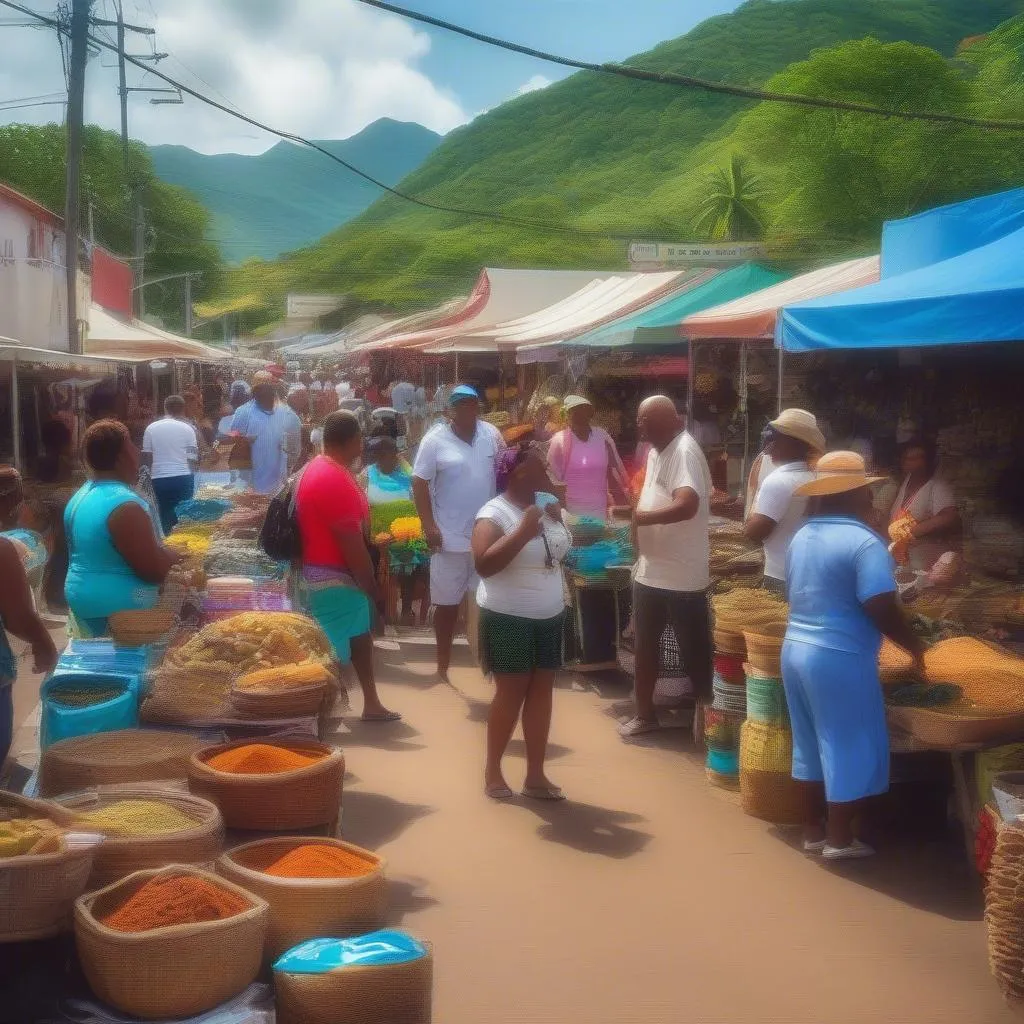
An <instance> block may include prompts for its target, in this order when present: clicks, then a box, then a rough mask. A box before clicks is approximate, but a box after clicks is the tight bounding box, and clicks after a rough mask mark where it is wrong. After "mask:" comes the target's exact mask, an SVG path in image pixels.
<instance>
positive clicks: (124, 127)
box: [117, 2, 132, 217]
mask: <svg viewBox="0 0 1024 1024" xmlns="http://www.w3.org/2000/svg"><path fill="white" fill-rule="evenodd" d="M117 77H118V90H117V92H118V95H119V96H120V97H121V158H122V160H123V161H124V187H125V195H126V196H127V199H128V216H129V217H130V216H131V194H132V183H131V179H130V178H129V176H128V80H127V77H126V75H125V61H124V6H123V5H122V4H121V3H120V2H118V5H117Z"/></svg>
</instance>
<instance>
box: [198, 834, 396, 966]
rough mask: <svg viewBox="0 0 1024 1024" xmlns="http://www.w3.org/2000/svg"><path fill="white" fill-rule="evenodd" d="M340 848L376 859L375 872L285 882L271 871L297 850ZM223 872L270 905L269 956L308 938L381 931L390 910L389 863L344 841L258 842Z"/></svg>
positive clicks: (223, 861) (231, 855)
mask: <svg viewBox="0 0 1024 1024" xmlns="http://www.w3.org/2000/svg"><path fill="white" fill-rule="evenodd" d="M313 844H318V845H322V846H337V847H341V848H342V849H345V850H351V851H352V852H353V853H355V854H357V855H358V856H360V857H364V858H366V859H367V860H369V861H372V862H373V863H374V864H375V865H376V867H375V868H374V869H373V871H372V872H370V874H367V875H360V876H358V877H356V878H279V877H277V876H275V875H268V874H265V873H264V872H265V869H266V868H267V867H269V866H270V865H271V864H273V863H274V862H275V861H276V860H278V859H279V858H281V857H283V856H284V855H285V854H286V853H288V851H289V850H294V849H295V847H297V846H311V845H313ZM217 873H218V874H220V875H223V876H224V877H225V878H228V879H230V880H231V881H232V882H234V883H235V884H236V885H240V886H242V888H243V889H247V890H248V891H249V892H254V893H256V895H257V896H262V897H263V899H265V900H266V901H267V903H268V904H269V905H270V926H269V928H268V931H267V944H266V955H267V956H268V957H270V958H275V957H277V956H279V955H280V954H281V953H283V952H285V950H288V949H291V947H292V946H297V945H298V944H299V943H300V942H305V941H306V939H315V938H320V937H323V936H326V935H329V936H331V937H332V938H347V937H348V936H350V935H359V934H361V933H363V932H369V931H373V930H374V929H376V928H379V927H380V926H381V924H382V923H383V920H384V915H385V912H386V910H387V882H386V880H385V878H384V861H383V860H382V859H381V858H380V857H378V856H377V855H376V854H373V853H370V851H369V850H363V849H361V848H360V847H358V846H353V845H352V844H351V843H344V842H342V841H341V840H340V839H319V838H312V837H308V836H289V837H281V838H274V839H258V840H256V842H254V843H246V844H245V845H243V846H236V847H235V849H233V850H229V851H228V852H227V853H225V854H224V855H223V856H222V857H221V858H220V860H218V861H217Z"/></svg>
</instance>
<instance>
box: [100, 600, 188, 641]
mask: <svg viewBox="0 0 1024 1024" xmlns="http://www.w3.org/2000/svg"><path fill="white" fill-rule="evenodd" d="M174 622H175V619H174V612H173V611H171V610H170V609H168V608H164V607H158V608H146V609H138V610H136V609H132V610H129V611H123V612H114V613H113V615H111V616H110V618H109V620H108V623H109V627H110V635H111V637H113V640H114V643H115V644H119V645H120V646H122V647H144V646H145V645H146V644H155V643H157V642H158V641H159V640H163V639H164V638H165V637H166V636H167V635H168V634H169V633H170V632H171V630H172V629H173V628H174Z"/></svg>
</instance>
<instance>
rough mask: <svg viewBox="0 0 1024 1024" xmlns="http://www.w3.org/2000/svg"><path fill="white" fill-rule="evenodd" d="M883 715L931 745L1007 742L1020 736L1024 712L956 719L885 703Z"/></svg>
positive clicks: (1023, 723)
mask: <svg viewBox="0 0 1024 1024" xmlns="http://www.w3.org/2000/svg"><path fill="white" fill-rule="evenodd" d="M885 711H886V717H887V718H888V720H889V723H890V725H894V726H896V727H897V728H899V729H902V730H903V731H904V732H906V733H909V734H910V735H911V736H913V737H914V738H915V739H917V740H920V741H921V742H922V743H924V744H926V745H927V746H931V747H958V746H964V745H967V746H970V745H972V744H976V743H997V742H998V741H1000V740H1005V741H1006V742H1010V741H1012V740H1018V739H1020V737H1021V736H1022V735H1024V714H1018V715H995V716H993V717H991V718H959V717H957V716H956V715H952V714H944V713H943V712H941V711H933V710H931V709H930V708H907V707H897V706H896V705H893V704H887V705H886V708H885Z"/></svg>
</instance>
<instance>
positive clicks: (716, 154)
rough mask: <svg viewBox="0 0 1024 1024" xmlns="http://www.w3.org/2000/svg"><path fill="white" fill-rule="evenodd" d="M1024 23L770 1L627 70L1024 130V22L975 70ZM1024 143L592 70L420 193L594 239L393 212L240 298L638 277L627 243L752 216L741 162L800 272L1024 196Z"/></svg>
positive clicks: (914, 0) (969, 0) (966, 10)
mask: <svg viewBox="0 0 1024 1024" xmlns="http://www.w3.org/2000/svg"><path fill="white" fill-rule="evenodd" d="M1022 11H1024V0H987V2H984V3H979V2H978V0H943V2H941V3H937V2H934V0H843V2H837V0H789V2H784V3H776V2H770V0H750V2H749V3H747V4H745V5H744V6H742V7H740V8H739V9H738V10H737V11H735V12H734V13H732V14H728V15H723V16H721V17H717V18H712V19H710V20H708V21H706V22H704V23H703V24H702V25H700V26H698V27H697V28H696V29H694V30H693V31H692V32H690V33H688V34H687V35H686V36H683V37H681V38H680V39H676V40H673V41H671V42H667V43H664V44H662V45H661V46H659V47H657V48H656V49H654V50H652V51H650V52H649V53H647V54H643V55H641V56H638V57H633V58H628V59H627V60H626V61H625V63H629V64H634V65H637V66H639V67H646V68H651V69H660V70H672V71H678V72H685V73H687V74H693V75H698V76H702V77H705V78H709V79H715V80H719V81H723V82H730V83H742V84H747V85H763V84H765V83H768V84H769V85H770V87H771V88H773V89H775V88H777V89H781V90H788V91H798V92H808V93H812V94H814V95H822V96H833V97H849V98H853V99H857V100H861V101H866V102H872V103H875V104H879V105H884V106H906V107H919V106H923V107H928V108H934V109H945V110H957V111H964V112H971V113H985V114H992V115H993V116H1004V117H1005V116H1010V115H1011V113H1012V111H1014V110H1017V111H1018V116H1024V115H1022V114H1021V113H1020V111H1021V105H1020V99H1019V94H1018V95H1016V96H1015V95H1014V93H1013V89H1012V85H1013V81H1014V77H1013V76H1014V74H1017V76H1018V78H1017V80H1018V81H1019V73H1020V63H1019V55H1015V53H1014V50H1013V45H1012V41H1013V38H1014V33H1015V32H1017V31H1018V30H1019V25H1016V26H1015V24H1014V23H1011V25H1009V26H1007V28H1005V29H1004V30H1003V31H1002V32H1000V33H995V34H993V35H992V36H990V37H989V38H988V39H985V40H982V41H981V42H978V43H976V44H975V46H972V47H971V48H969V49H968V50H966V51H965V52H964V53H963V54H962V55H961V56H960V57H955V54H956V51H957V49H958V46H959V44H960V43H961V42H962V41H963V40H964V39H965V38H966V37H969V36H976V35H980V34H985V33H988V32H991V30H992V29H994V28H995V27H996V26H997V25H999V24H1000V23H1001V22H1003V21H1005V20H1007V19H1010V18H1012V17H1013V16H1015V15H1018V14H1020V13H1021V12H1022ZM866 37H870V40H868V41H865V42H859V41H860V40H865V39H866ZM855 41H856V42H855ZM1015 62H1016V63H1015ZM993 89H994V91H993ZM1020 141H1021V140H1020V139H1019V137H1018V136H1014V135H1007V134H1001V135H998V136H996V135H995V134H990V135H985V136H979V135H978V133H972V132H967V131H964V130H962V129H957V128H953V129H951V128H948V127H935V126H928V125H924V124H922V123H915V122H906V121H895V120H894V121H882V120H879V119H877V118H865V117H863V116H860V115H849V114H840V113H837V112H833V111H815V110H810V109H808V108H802V107H794V106H789V105H777V104H756V103H753V102H749V101H742V100H738V99H736V98H733V97H728V96H722V95H718V94H713V93H708V92H704V91H698V90H689V89H680V88H676V87H672V86H667V85H653V84H649V83H641V82H629V81H626V80H623V79H619V78H614V77H610V76H607V75H600V74H592V73H579V74H576V75H573V76H571V77H570V78H568V79H566V80H565V81H563V82H560V83H558V84H556V85H553V86H550V87H549V88H547V89H544V90H542V91H540V92H536V93H532V94H529V95H527V96H524V97H521V98H519V99H516V100H513V101H510V102H509V103H506V104H504V105H502V106H501V107H498V108H497V109H495V110H493V111H491V112H489V113H487V114H485V115H483V116H481V117H479V118H477V119H476V120H475V121H473V122H472V123H471V124H469V125H467V126H465V127H464V128H461V129H459V130H457V131H455V132H452V133H451V134H450V135H449V136H448V137H447V138H446V139H445V141H444V142H443V144H442V145H441V146H439V147H438V149H437V150H436V151H435V152H434V153H433V154H432V155H431V156H430V157H429V158H428V159H427V160H426V162H425V163H424V164H423V166H422V167H420V168H419V169H418V170H416V171H415V172H414V173H413V174H411V175H409V176H408V177H407V178H406V179H405V180H404V181H403V182H402V188H403V190H404V191H406V192H410V193H413V194H415V195H418V196H421V197H424V198H428V199H430V200H432V201H435V202H441V203H447V204H452V205H458V206H462V207H472V208H476V209H483V210H489V211H497V212H500V213H503V214H506V215H510V216H514V217H517V218H524V219H529V220H531V221H538V222H542V223H545V224H558V225H571V226H572V227H575V228H578V229H580V231H581V232H582V233H580V234H566V233H556V232H552V231H537V230H534V229H532V228H524V227H521V226H514V225H509V224H502V223H495V222H488V221H482V220H470V219H467V218H465V217H462V216H459V215H453V214H443V213H436V212H432V211H428V210H423V209H420V208H417V207H414V206H411V205H410V204H407V203H404V202H402V201H400V200H397V199H394V198H390V197H389V198H384V199H381V200H379V201H378V202H377V203H375V204H374V205H373V206H372V207H371V208H370V209H369V210H368V211H367V212H366V213H364V214H363V215H362V216H361V217H359V218H358V219H357V220H355V221H353V222H352V223H351V224H348V225H345V226H344V227H342V228H341V229H339V230H338V231H335V232H333V233H331V234H329V235H327V236H326V237H325V238H323V239H321V240H320V241H319V242H317V243H316V244H315V245H313V246H310V247H308V248H307V249H304V250H301V251H299V252H297V253H295V254H293V255H292V256H290V257H288V258H286V259H283V260H280V261H277V262H274V263H258V262H253V263H250V264H247V265H246V266H244V267H243V268H241V269H240V270H238V271H236V272H234V273H232V275H230V277H229V279H228V282H229V286H228V287H227V288H226V289H225V290H224V296H225V298H227V299H230V298H231V297H238V296H250V297H251V296H259V297H260V300H261V303H262V310H260V311H259V314H258V315H263V316H268V315H272V311H273V310H274V309H275V308H279V304H280V302H281V301H282V299H283V295H284V294H285V292H287V291H288V290H290V289H295V288H310V289H318V288H331V289H333V290H336V289H341V288H344V289H346V290H349V291H351V292H353V293H354V294H355V295H356V296H357V297H359V298H360V299H363V300H369V301H374V302H377V303H379V304H381V305H389V306H392V307H396V308H410V307H414V306H417V305H424V304H427V303H430V302H434V301H437V300H438V299H441V298H444V297H446V296H449V295H452V294H454V293H456V292H458V291H460V290H464V289H465V288H466V287H467V286H468V284H469V283H470V282H471V281H472V279H473V277H474V275H475V274H476V273H477V271H478V270H479V268H480V266H481V265H487V264H491V265H503V266H527V265H529V266H558V267H574V266H606V267H615V266H622V265H624V257H625V245H624V243H623V242H622V241H621V240H611V239H608V238H607V237H599V236H602V235H604V236H607V235H622V236H626V237H638V238H639V237H647V238H661V239H666V240H682V239H688V238H693V237H695V236H696V235H697V234H699V233H700V232H697V230H696V229H695V224H698V223H700V224H701V225H702V226H703V228H704V230H703V232H702V233H703V235H704V237H710V236H711V235H712V234H713V233H715V232H716V231H718V232H720V231H721V230H722V225H723V224H724V225H725V229H726V230H728V225H729V221H730V218H729V217H726V219H725V220H724V221H723V220H722V219H721V218H720V217H714V216H713V217H707V216H705V214H706V213H707V211H706V210H704V209H703V208H702V204H703V203H704V202H705V200H706V196H707V193H708V191H709V189H714V190H715V191H716V194H717V192H722V191H723V190H724V192H725V193H726V197H725V198H724V199H722V202H723V203H724V204H725V207H729V206H730V205H732V206H735V205H737V202H736V197H733V200H730V199H729V198H728V192H729V190H730V189H732V190H733V191H735V185H734V184H733V185H730V184H729V181H730V180H731V179H732V171H733V170H734V169H736V166H737V164H738V166H739V169H740V170H741V171H742V168H743V167H744V166H749V167H753V168H754V170H755V171H756V173H752V174H749V175H747V176H746V177H745V178H743V187H744V188H747V190H748V192H749V193H750V197H749V198H750V199H751V200H752V201H753V202H754V203H755V205H756V206H757V207H758V208H759V211H760V219H761V222H762V225H763V234H764V235H765V236H766V238H767V239H768V241H769V242H771V243H772V245H773V246H774V248H775V251H776V254H777V256H778V258H779V259H780V260H781V261H784V262H788V263H790V264H792V265H799V263H800V262H801V261H808V262H810V261H813V260H814V259H816V258H820V257H821V255H822V254H824V253H828V254H831V253H832V252H833V251H841V252H853V251H863V250H864V248H866V247H868V246H870V245H871V244H872V243H874V242H876V239H877V233H878V228H879V226H880V222H881V220H882V219H883V218H884V217H887V216H893V215H900V214H902V213H905V212H909V211H910V210H913V209H919V208H922V207H923V206H926V205H928V204H929V203H931V202H932V201H934V200H945V199H955V198H958V197H959V196H961V195H966V194H972V193H973V192H975V191H982V190H984V189H986V188H990V187H996V188H998V187H1001V186H1002V185H1003V184H1004V183H1007V182H1010V183H1012V182H1015V181H1017V180H1019V172H1020V167H1019V156H1017V154H1019V152H1020V148H1021V147H1020ZM979 146H981V149H978V148H977V147H979ZM751 179H752V180H751ZM739 198H742V197H739ZM833 207H834V208H835V209H833Z"/></svg>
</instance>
